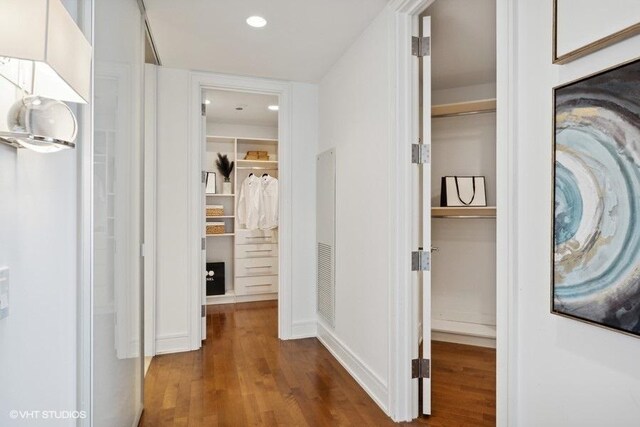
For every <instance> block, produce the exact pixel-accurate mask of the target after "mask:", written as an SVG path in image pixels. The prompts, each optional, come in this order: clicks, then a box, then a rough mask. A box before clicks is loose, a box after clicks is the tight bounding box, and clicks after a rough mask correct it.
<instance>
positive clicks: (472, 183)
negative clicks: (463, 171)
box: [440, 176, 487, 207]
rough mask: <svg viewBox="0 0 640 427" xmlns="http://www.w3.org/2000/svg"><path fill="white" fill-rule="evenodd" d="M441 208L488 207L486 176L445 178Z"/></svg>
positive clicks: (443, 179) (443, 180)
mask: <svg viewBox="0 0 640 427" xmlns="http://www.w3.org/2000/svg"><path fill="white" fill-rule="evenodd" d="M441 191H442V192H441V193H440V206H456V207H464V206H487V191H486V186H485V182H484V176H443V177H442V186H441Z"/></svg>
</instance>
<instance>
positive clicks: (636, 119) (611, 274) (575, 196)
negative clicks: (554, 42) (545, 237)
mask: <svg viewBox="0 0 640 427" xmlns="http://www.w3.org/2000/svg"><path fill="white" fill-rule="evenodd" d="M553 104H554V108H553V138H552V141H553V145H552V188H551V194H552V199H551V217H552V229H551V254H552V258H551V301H550V302H551V313H552V314H555V315H558V316H562V317H565V318H570V319H573V320H577V321H580V322H585V323H588V324H591V325H595V326H598V327H602V328H606V329H609V330H613V331H616V332H620V333H623V334H626V335H630V336H634V337H640V279H637V278H638V277H640V276H637V275H636V273H637V272H640V219H639V218H638V215H637V213H638V212H640V160H639V159H640V140H639V139H637V138H636V135H637V136H638V137H640V58H636V59H634V60H631V61H628V62H625V63H622V64H619V65H616V66H613V67H611V68H608V69H606V70H603V71H599V72H597V73H594V74H591V75H589V76H586V77H582V78H580V79H578V80H575V81H572V82H569V83H565V84H562V85H560V86H557V87H555V88H553Z"/></svg>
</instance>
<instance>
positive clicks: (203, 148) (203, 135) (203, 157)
mask: <svg viewBox="0 0 640 427" xmlns="http://www.w3.org/2000/svg"><path fill="white" fill-rule="evenodd" d="M204 100H205V97H204V92H203V93H202V99H201V103H202V115H201V117H200V120H201V131H200V141H201V142H200V161H201V165H200V170H201V171H202V172H201V175H202V177H201V178H202V179H201V180H200V181H201V183H200V194H201V197H200V207H201V209H200V215H199V218H200V224H201V226H200V233H201V238H202V242H203V243H202V246H201V248H202V251H201V252H200V267H201V268H200V277H201V282H200V283H201V288H202V294H201V297H202V299H201V301H200V304H201V305H200V306H201V307H204V308H202V313H201V317H202V320H201V322H202V327H201V329H200V339H201V340H202V341H204V340H206V339H207V311H206V306H207V277H206V275H205V274H204V273H205V271H207V224H206V223H207V218H206V215H205V209H206V205H207V195H206V186H207V184H206V178H205V176H204V172H205V171H206V170H207V113H206V108H207V106H206V104H205V103H204Z"/></svg>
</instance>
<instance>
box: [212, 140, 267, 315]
mask: <svg viewBox="0 0 640 427" xmlns="http://www.w3.org/2000/svg"><path fill="white" fill-rule="evenodd" d="M206 144H207V145H206V165H207V166H206V169H207V170H208V171H211V172H215V173H216V194H206V199H207V201H206V205H207V206H210V205H222V206H223V209H224V212H223V215H221V216H206V218H205V221H206V222H224V224H225V232H224V233H223V234H207V237H206V239H207V242H206V248H207V249H206V252H207V254H206V259H207V262H224V263H225V277H226V286H225V287H226V289H225V294H224V295H212V296H207V304H227V303H234V302H249V301H260V300H268V299H277V297H278V283H279V279H278V277H279V276H278V266H279V263H278V230H277V229H275V230H247V229H246V228H244V227H243V226H241V225H240V224H239V223H238V218H237V206H238V198H239V194H240V187H241V185H242V182H243V181H244V180H245V179H246V178H247V176H248V175H249V174H250V173H253V174H255V175H257V176H262V174H264V173H268V174H269V175H271V176H273V177H275V178H277V177H278V141H277V140H274V139H259V138H242V137H225V136H207V142H206ZM248 151H267V152H268V153H269V160H244V158H245V156H246V154H247V152H248ZM218 153H221V154H226V155H227V156H228V157H229V160H233V161H235V167H234V170H233V174H232V177H231V181H232V184H233V194H222V183H223V181H224V178H223V177H222V176H221V175H220V173H219V172H218V171H217V169H216V167H215V161H216V159H217V154H218Z"/></svg>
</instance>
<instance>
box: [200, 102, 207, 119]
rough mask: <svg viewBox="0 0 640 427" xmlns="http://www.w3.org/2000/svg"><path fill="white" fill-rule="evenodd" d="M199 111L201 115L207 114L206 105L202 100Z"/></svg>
mask: <svg viewBox="0 0 640 427" xmlns="http://www.w3.org/2000/svg"><path fill="white" fill-rule="evenodd" d="M201 113H202V116H203V117H204V116H206V115H207V105H206V104H205V103H204V102H203V103H202V111H201Z"/></svg>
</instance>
